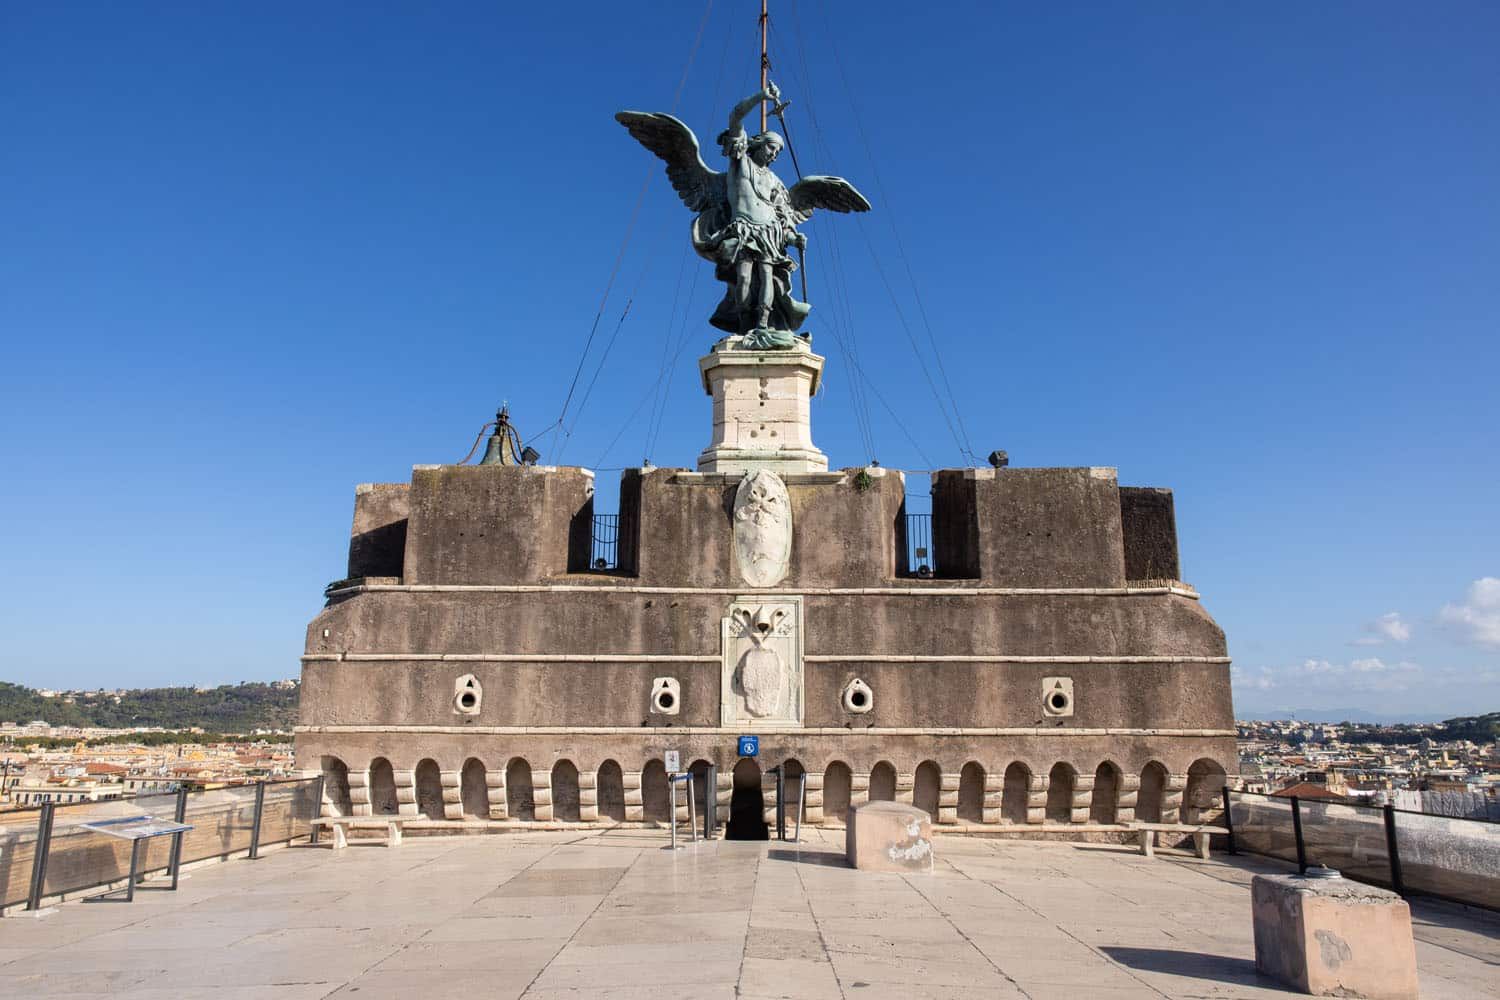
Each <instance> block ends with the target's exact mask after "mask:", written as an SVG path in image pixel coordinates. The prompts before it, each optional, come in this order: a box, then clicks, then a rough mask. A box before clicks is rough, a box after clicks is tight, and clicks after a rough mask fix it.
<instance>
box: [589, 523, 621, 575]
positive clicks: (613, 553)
mask: <svg viewBox="0 0 1500 1000" xmlns="http://www.w3.org/2000/svg"><path fill="white" fill-rule="evenodd" d="M619 566H620V515H619V514H595V515H594V538H593V543H592V544H591V545H590V546H589V569H591V570H593V571H594V572H596V573H607V572H609V571H610V570H613V569H618V568H619Z"/></svg>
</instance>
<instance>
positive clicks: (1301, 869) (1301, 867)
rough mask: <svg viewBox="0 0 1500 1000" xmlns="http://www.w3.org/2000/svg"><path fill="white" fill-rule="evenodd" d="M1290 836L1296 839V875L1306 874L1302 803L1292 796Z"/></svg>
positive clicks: (1305, 845)
mask: <svg viewBox="0 0 1500 1000" xmlns="http://www.w3.org/2000/svg"><path fill="white" fill-rule="evenodd" d="M1292 835H1293V836H1294V837H1296V838H1297V873H1298V874H1299V875H1306V874H1307V844H1305V843H1304V842H1303V840H1302V803H1300V802H1298V801H1297V796H1295V795H1293V796H1292Z"/></svg>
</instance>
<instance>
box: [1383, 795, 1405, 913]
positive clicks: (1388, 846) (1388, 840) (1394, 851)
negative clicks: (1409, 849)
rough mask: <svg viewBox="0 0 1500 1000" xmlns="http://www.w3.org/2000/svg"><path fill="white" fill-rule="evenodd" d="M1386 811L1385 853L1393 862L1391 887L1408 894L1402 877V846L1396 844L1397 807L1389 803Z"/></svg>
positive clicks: (1402, 893)
mask: <svg viewBox="0 0 1500 1000" xmlns="http://www.w3.org/2000/svg"><path fill="white" fill-rule="evenodd" d="M1384 812H1385V854H1386V858H1387V860H1389V861H1390V863H1391V888H1392V889H1395V890H1396V892H1398V893H1400V894H1401V895H1403V896H1404V895H1406V883H1405V882H1404V881H1403V880H1402V878H1401V848H1400V847H1399V846H1397V844H1396V807H1395V806H1393V805H1387V806H1386V807H1385V809H1384Z"/></svg>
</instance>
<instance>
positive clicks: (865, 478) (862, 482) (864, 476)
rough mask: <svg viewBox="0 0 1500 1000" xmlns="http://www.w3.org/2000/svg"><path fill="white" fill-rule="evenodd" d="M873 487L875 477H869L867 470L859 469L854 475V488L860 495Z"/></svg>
mask: <svg viewBox="0 0 1500 1000" xmlns="http://www.w3.org/2000/svg"><path fill="white" fill-rule="evenodd" d="M874 485H875V477H874V476H872V475H870V472H869V470H868V469H860V470H859V471H858V472H856V473H855V474H854V488H855V490H857V491H858V492H860V493H864V492H867V491H868V490H869V489H870V487H872V486H874Z"/></svg>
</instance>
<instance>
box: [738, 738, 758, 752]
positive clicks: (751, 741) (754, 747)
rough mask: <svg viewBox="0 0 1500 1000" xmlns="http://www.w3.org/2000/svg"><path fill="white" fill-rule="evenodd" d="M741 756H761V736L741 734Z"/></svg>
mask: <svg viewBox="0 0 1500 1000" xmlns="http://www.w3.org/2000/svg"><path fill="white" fill-rule="evenodd" d="M740 756H741V757H758V756H760V737H759V736H741V737H740Z"/></svg>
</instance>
